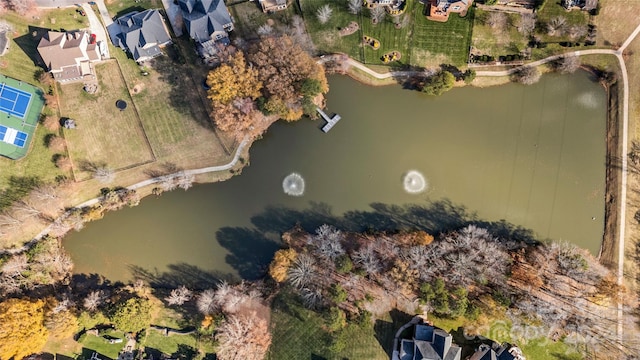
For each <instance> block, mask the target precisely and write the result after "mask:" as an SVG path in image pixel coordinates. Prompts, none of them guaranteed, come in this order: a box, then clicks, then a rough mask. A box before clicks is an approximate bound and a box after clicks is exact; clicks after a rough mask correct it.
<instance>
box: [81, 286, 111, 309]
mask: <svg viewBox="0 0 640 360" xmlns="http://www.w3.org/2000/svg"><path fill="white" fill-rule="evenodd" d="M106 299H107V294H106V293H105V292H104V291H102V290H96V291H92V292H90V293H89V295H87V297H86V298H84V301H83V302H82V306H83V307H84V308H85V309H87V310H89V311H91V312H93V311H96V310H98V308H100V306H102V304H104V301H105V300H106Z"/></svg>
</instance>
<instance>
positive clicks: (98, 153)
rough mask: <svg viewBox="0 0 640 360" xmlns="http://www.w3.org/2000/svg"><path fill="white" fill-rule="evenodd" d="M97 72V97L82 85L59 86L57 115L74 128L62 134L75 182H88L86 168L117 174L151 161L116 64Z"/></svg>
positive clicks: (133, 108) (135, 113)
mask: <svg viewBox="0 0 640 360" xmlns="http://www.w3.org/2000/svg"><path fill="white" fill-rule="evenodd" d="M96 72H97V77H98V84H99V85H98V92H97V93H96V94H88V93H87V92H85V91H84V90H83V84H82V83H75V84H68V85H59V86H58V88H59V93H60V114H61V116H62V117H67V118H72V119H74V120H75V122H76V125H77V129H65V131H64V136H65V139H66V140H67V146H68V148H69V155H70V158H71V160H72V162H73V164H74V173H75V176H76V179H77V180H86V179H88V178H90V177H91V173H90V171H87V170H89V168H93V167H100V166H106V167H108V168H109V169H111V170H116V171H117V170H121V169H124V168H129V167H134V166H137V165H140V164H143V163H146V162H150V161H153V160H154V155H153V152H152V151H151V148H150V147H149V145H148V143H147V140H146V137H145V133H144V130H143V128H142V125H141V123H140V118H139V117H138V113H137V111H136V109H135V106H134V105H133V103H132V102H131V98H130V96H129V92H128V91H127V86H126V84H125V83H124V81H123V79H122V76H121V74H120V68H119V67H118V63H117V62H116V61H108V62H104V63H102V64H99V65H97V66H96ZM118 100H124V101H125V102H126V103H127V104H128V105H127V108H126V109H125V110H119V109H118V108H117V107H116V106H115V104H116V101H118ZM96 114H100V116H99V117H98V116H96Z"/></svg>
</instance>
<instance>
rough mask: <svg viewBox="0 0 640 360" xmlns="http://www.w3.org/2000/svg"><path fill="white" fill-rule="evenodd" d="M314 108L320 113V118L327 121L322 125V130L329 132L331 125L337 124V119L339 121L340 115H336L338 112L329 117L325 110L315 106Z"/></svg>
mask: <svg viewBox="0 0 640 360" xmlns="http://www.w3.org/2000/svg"><path fill="white" fill-rule="evenodd" d="M316 110H317V111H318V113H320V116H322V118H323V119H324V120H325V121H326V122H327V123H326V124H325V125H324V126H323V127H322V131H324V132H325V133H327V132H329V130H331V128H332V127H333V125H335V124H337V123H338V121H340V119H341V118H340V115H338V114H335V115H333V117H329V115H327V114H325V112H324V111H322V109H320V108H316Z"/></svg>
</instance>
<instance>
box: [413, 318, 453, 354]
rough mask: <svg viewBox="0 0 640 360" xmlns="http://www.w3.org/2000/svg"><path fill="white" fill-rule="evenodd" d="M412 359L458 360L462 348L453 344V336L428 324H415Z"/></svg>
mask: <svg viewBox="0 0 640 360" xmlns="http://www.w3.org/2000/svg"><path fill="white" fill-rule="evenodd" d="M414 339H415V341H414V343H415V354H414V359H429V360H459V359H460V356H461V353H462V349H461V348H460V347H458V346H456V345H453V337H452V336H451V335H450V334H449V333H447V332H446V331H444V330H442V329H438V328H435V327H433V326H430V325H416V327H415V334H414Z"/></svg>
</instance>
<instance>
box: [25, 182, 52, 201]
mask: <svg viewBox="0 0 640 360" xmlns="http://www.w3.org/2000/svg"><path fill="white" fill-rule="evenodd" d="M31 193H32V194H33V196H35V198H36V199H37V200H40V201H47V200H54V199H57V198H58V194H57V191H56V188H55V187H54V186H53V185H49V184H45V185H41V186H38V187H36V188H35V189H33V190H32V191H31Z"/></svg>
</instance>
